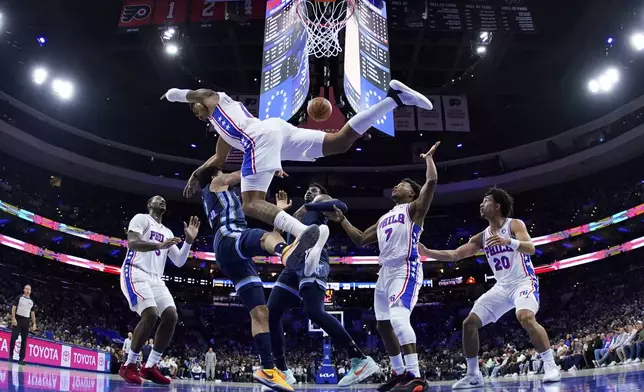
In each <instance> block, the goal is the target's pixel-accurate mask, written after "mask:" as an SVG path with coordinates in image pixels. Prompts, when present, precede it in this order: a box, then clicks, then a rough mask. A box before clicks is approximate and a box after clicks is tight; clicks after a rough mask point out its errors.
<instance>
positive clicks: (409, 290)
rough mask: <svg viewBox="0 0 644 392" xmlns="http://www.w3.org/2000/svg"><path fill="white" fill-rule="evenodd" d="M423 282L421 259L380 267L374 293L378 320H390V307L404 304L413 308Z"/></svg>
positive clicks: (374, 305) (410, 308)
mask: <svg viewBox="0 0 644 392" xmlns="http://www.w3.org/2000/svg"><path fill="white" fill-rule="evenodd" d="M422 284H423V266H422V264H421V263H420V261H411V262H408V263H405V264H402V265H397V266H386V265H383V266H382V267H380V271H379V272H378V281H377V282H376V290H375V292H374V295H373V308H374V311H375V313H376V320H378V321H384V320H389V319H390V316H389V308H391V307H392V306H404V307H405V308H407V309H409V310H412V309H414V306H416V302H418V293H419V292H420V287H421V286H422Z"/></svg>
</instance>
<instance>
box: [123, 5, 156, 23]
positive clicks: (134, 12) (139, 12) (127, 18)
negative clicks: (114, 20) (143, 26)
mask: <svg viewBox="0 0 644 392" xmlns="http://www.w3.org/2000/svg"><path fill="white" fill-rule="evenodd" d="M151 13H152V7H150V6H149V5H147V4H140V5H126V6H124V7H123V13H122V14H121V22H123V23H130V22H131V21H132V20H133V19H136V20H143V19H145V18H147V17H148V16H150V14H151Z"/></svg>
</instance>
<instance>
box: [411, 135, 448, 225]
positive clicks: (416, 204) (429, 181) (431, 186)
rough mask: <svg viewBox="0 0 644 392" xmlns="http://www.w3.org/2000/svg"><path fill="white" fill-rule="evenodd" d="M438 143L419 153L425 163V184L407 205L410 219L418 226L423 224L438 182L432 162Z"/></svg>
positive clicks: (434, 165) (436, 172)
mask: <svg viewBox="0 0 644 392" xmlns="http://www.w3.org/2000/svg"><path fill="white" fill-rule="evenodd" d="M440 144H441V142H436V143H434V145H433V146H432V148H430V149H429V151H427V153H426V154H421V155H420V157H421V158H424V159H425V162H426V163H427V173H426V174H425V184H424V185H423V187H422V188H421V189H420V194H419V195H418V198H417V199H416V200H414V201H413V202H412V203H411V205H410V206H409V208H410V213H411V216H412V219H413V220H414V222H415V223H416V224H417V225H419V226H422V225H423V221H424V220H425V215H427V211H429V206H430V205H431V204H432V200H433V199H434V191H435V190H436V184H437V183H438V171H437V170H436V164H435V163H434V152H436V149H437V148H438V146H439V145H440Z"/></svg>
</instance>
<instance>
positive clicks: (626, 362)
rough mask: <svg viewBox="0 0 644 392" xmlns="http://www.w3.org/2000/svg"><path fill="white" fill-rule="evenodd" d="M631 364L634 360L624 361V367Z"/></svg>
mask: <svg viewBox="0 0 644 392" xmlns="http://www.w3.org/2000/svg"><path fill="white" fill-rule="evenodd" d="M631 362H633V360H632V359H630V358H628V359H627V360H625V361H624V365H627V364H629V363H631Z"/></svg>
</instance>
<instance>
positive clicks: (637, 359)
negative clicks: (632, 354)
mask: <svg viewBox="0 0 644 392" xmlns="http://www.w3.org/2000/svg"><path fill="white" fill-rule="evenodd" d="M633 362H635V363H640V362H642V360H641V359H639V358H636V359H635V360H634V361H633Z"/></svg>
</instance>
